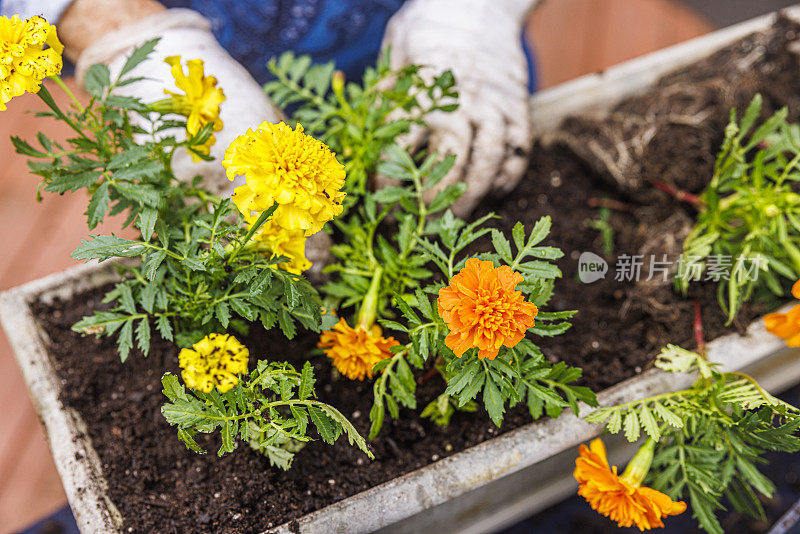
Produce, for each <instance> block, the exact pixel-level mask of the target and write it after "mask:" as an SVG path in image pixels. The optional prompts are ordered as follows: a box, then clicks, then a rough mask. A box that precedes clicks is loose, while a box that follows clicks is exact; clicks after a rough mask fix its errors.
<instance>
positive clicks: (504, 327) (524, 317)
mask: <svg viewBox="0 0 800 534" xmlns="http://www.w3.org/2000/svg"><path fill="white" fill-rule="evenodd" d="M523 280H524V279H523V278H522V275H521V274H519V273H518V272H515V271H512V270H511V268H510V267H508V266H507V265H503V266H502V267H495V266H494V264H493V263H492V262H491V261H483V260H478V259H475V258H470V259H468V260H467V263H466V265H465V266H464V268H463V269H461V271H460V272H459V273H458V274H456V275H455V276H453V278H451V279H450V285H449V286H446V287H443V288H442V289H440V290H439V303H438V308H439V315H440V316H441V317H442V319H444V322H445V323H447V327H448V328H449V329H450V333H449V334H448V335H447V337H446V338H445V340H444V343H445V345H447V346H448V347H449V348H450V349H451V350H452V351H453V352H454V353H455V354H456V356H458V357H459V358H460V357H461V356H463V355H464V352H466V351H467V350H469V349H471V348H472V347H478V358H489V359H490V360H493V359H494V358H495V357H496V356H497V353H498V351H499V350H500V347H501V346H503V345H505V346H506V347H513V346H514V345H516V344H517V343H519V342H520V341H522V338H524V337H525V332H527V331H528V329H529V328H530V327H532V326H533V323H534V318H535V317H536V314H537V313H539V310H538V309H537V308H536V305H535V304H533V303H532V302H526V301H525V296H524V295H523V294H522V293H521V292H519V291H516V290H515V289H514V288H516V287H517V285H518V284H519V283H520V282H522V281H523Z"/></svg>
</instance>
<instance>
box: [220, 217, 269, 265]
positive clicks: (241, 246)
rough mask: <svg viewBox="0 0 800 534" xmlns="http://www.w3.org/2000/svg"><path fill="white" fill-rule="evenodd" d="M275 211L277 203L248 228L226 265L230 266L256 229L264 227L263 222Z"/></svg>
mask: <svg viewBox="0 0 800 534" xmlns="http://www.w3.org/2000/svg"><path fill="white" fill-rule="evenodd" d="M276 209H278V203H277V202H276V203H274V204H273V205H272V207H270V208H269V209H268V210H267V211H265V212H263V213H262V214H261V215H259V216H258V219H256V222H255V224H253V226H251V227H250V230H249V231H248V232H247V234H246V235H245V236H244V239H242V242H241V243H240V244H239V246H238V247H237V248H235V249H234V250H233V252H232V253H231V255H230V256H228V261H227V262H226V263H227V264H230V263H231V262H232V261H233V259H234V258H235V257H236V256H237V255H238V254H239V252H240V251H241V250H242V249H243V248H244V247H245V246H247V244H248V243H249V242H250V240H251V239H252V238H253V236H254V235H255V234H256V232H257V231H258V229H259V228H261V227H262V226H263V225H264V223H265V222H267V219H269V217H270V216H271V215H272V214H273V213H275V210H276Z"/></svg>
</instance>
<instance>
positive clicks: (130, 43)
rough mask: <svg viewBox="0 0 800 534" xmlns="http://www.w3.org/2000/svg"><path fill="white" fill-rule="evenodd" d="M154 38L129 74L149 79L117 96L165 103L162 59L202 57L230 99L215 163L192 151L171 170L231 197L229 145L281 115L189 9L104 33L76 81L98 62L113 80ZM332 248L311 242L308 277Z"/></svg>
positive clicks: (323, 240) (319, 240) (167, 84)
mask: <svg viewBox="0 0 800 534" xmlns="http://www.w3.org/2000/svg"><path fill="white" fill-rule="evenodd" d="M155 37H160V41H159V42H158V44H157V45H156V48H155V50H154V52H153V53H152V54H151V55H150V57H149V58H148V59H147V60H146V61H144V62H142V63H141V64H139V65H138V66H137V67H136V68H135V69H134V70H133V71H131V73H130V75H131V76H143V77H145V79H144V80H141V81H139V82H137V83H134V84H130V85H126V86H123V87H121V88H119V90H118V91H117V93H118V94H122V95H130V96H136V97H138V98H141V99H142V100H144V101H145V102H155V101H157V100H160V99H163V98H164V97H165V96H166V95H165V94H164V90H165V89H169V90H173V91H175V90H177V89H176V87H175V80H174V78H173V77H172V75H171V74H170V66H169V65H168V64H166V63H165V62H164V58H166V57H169V56H178V55H179V56H181V58H182V62H185V61H187V60H189V59H202V60H203V61H204V63H205V74H206V75H210V76H214V77H216V78H217V82H218V83H217V86H218V87H221V88H222V90H223V91H224V93H225V97H226V99H225V101H224V102H223V103H222V104H221V105H220V118H221V119H222V122H223V128H222V130H221V131H219V132H215V134H214V135H215V137H216V143H215V144H214V145H213V146H212V147H211V151H210V155H211V156H212V157H213V158H214V161H193V160H192V158H191V156H190V154H189V153H188V152H179V153H176V154H175V157H174V158H173V171H174V173H175V176H176V177H177V178H179V179H190V178H192V177H193V176H196V175H201V176H203V177H204V182H205V184H206V186H207V187H208V188H209V189H211V190H213V191H215V192H218V193H220V194H222V195H225V196H229V195H230V194H231V193H232V192H233V189H234V188H235V187H237V186H238V185H241V183H243V179H241V178H237V180H236V181H234V182H230V181H229V180H228V179H227V177H226V176H225V170H224V169H223V167H222V165H220V161H221V160H222V158H223V155H224V153H225V150H226V149H227V147H228V145H230V143H231V141H233V139H234V138H236V137H237V136H239V135H241V134H243V133H244V132H245V131H247V129H248V128H256V127H257V126H258V125H259V124H260V123H261V122H263V121H265V120H267V121H272V122H277V121H279V120H281V113H280V111H278V110H277V109H276V108H275V107H274V106H273V105H272V103H271V102H270V101H269V99H268V98H267V97H266V95H265V93H264V91H263V90H262V88H261V86H260V85H259V84H258V83H257V82H256V81H255V80H254V79H253V78H252V77H251V76H250V74H249V73H248V72H247V71H246V70H245V69H244V67H242V66H241V65H240V64H239V63H238V62H236V61H235V60H234V59H233V58H232V57H231V56H230V55H228V53H227V52H225V50H223V49H222V47H221V46H220V45H219V44H218V43H217V41H216V39H215V38H214V36H213V35H212V34H211V32H210V26H209V23H208V21H207V20H206V19H205V18H203V17H202V16H200V15H199V14H198V13H196V12H194V11H191V10H188V9H171V10H167V11H160V12H157V13H154V14H152V15H149V16H147V17H145V18H142V19H140V20H137V21H135V22H132V23H130V24H126V25H124V26H121V27H120V28H118V29H116V30H113V31H111V32H108V33H105V34H104V35H103V37H101V38H100V39H98V40H96V41H95V42H94V43H92V44H91V45H89V46H88V47H87V48H86V49H85V50H83V52H82V53H81V54H80V56H79V58H78V62H77V65H76V77H77V78H78V79H79V80H81V81H82V80H83V79H84V77H85V74H86V71H87V69H88V68H89V67H90V66H91V65H93V64H95V63H104V64H106V65H108V66H109V69H110V71H111V75H112V77H114V76H115V75H116V74H117V73H118V72H119V71H120V69H121V68H122V65H123V64H124V63H125V61H126V59H127V57H128V55H129V54H130V52H131V50H132V49H133V48H134V47H135V46H137V45H140V44H142V43H144V42H145V41H148V40H150V39H153V38H155ZM169 133H170V134H171V135H176V136H178V137H179V138H182V137H185V131H170V132H169ZM329 248H330V238H329V237H328V236H327V235H326V234H325V233H324V232H319V233H317V234H316V235H314V236H311V237H310V238H309V239H308V241H307V242H306V256H307V257H308V259H309V260H311V262H312V263H313V267H312V268H311V270H310V271H309V272H308V273H307V274H308V275H309V276H311V277H315V276H318V275H319V274H320V273H321V270H322V268H323V267H324V266H325V264H326V263H327V261H328V259H329V256H330V253H329V250H328V249H329Z"/></svg>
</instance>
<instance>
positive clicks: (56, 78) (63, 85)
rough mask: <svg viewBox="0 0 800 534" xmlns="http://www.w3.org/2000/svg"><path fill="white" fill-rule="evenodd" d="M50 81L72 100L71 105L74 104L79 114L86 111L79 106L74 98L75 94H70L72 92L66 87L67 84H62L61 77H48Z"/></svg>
mask: <svg viewBox="0 0 800 534" xmlns="http://www.w3.org/2000/svg"><path fill="white" fill-rule="evenodd" d="M50 79H51V80H53V82H55V84H56V85H58V86H59V87H60V88H61V90H62V91H64V93H65V94H66V95H67V96H68V97H69V99H70V100H72V103H73V104H75V107H76V108H78V111H79V112H81V113H83V112H84V111H85V110H86V108H84V107H83V104H81V103H80V101H79V100H78V99H77V98H76V97H75V94H74V93H73V92H72V90H70V88H69V87H67V84H65V83H64V80H62V79H61V76H59V75H55V76H50Z"/></svg>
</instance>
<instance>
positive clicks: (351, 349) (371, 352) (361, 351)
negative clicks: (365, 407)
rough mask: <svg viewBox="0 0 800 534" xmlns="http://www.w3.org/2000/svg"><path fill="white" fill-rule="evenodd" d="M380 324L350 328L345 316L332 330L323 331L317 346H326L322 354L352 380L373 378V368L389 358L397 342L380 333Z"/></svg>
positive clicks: (322, 347) (323, 347)
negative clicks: (367, 327) (366, 327)
mask: <svg viewBox="0 0 800 534" xmlns="http://www.w3.org/2000/svg"><path fill="white" fill-rule="evenodd" d="M381 333H382V332H381V327H380V326H378V325H376V324H375V325H372V327H370V328H369V330H366V329H364V328H363V327H360V326H359V327H356V328H355V329H353V328H351V327H350V325H348V324H347V321H345V320H344V319H339V322H338V323H336V325H335V326H334V327H333V329H332V330H326V331H325V332H323V333H322V335H321V336H320V338H319V343H317V347H319V348H321V349H325V354H326V355H327V356H328V358H330V359H332V360H333V365H335V366H336V368H337V369H338V370H339V372H340V373H342V374H343V375H344V376H346V377H347V378H349V379H351V380H364V377H365V376H366V377H367V378H372V368H373V367H374V366H375V364H376V363H378V362H379V361H381V360H384V359H386V358H389V357H390V356H391V355H392V353H391V350H390V349H391V348H392V347H393V346H395V345H399V343H398V342H397V341H396V340H395V339H394V338H393V337H389V338H385V337H383V336H382V335H381Z"/></svg>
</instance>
